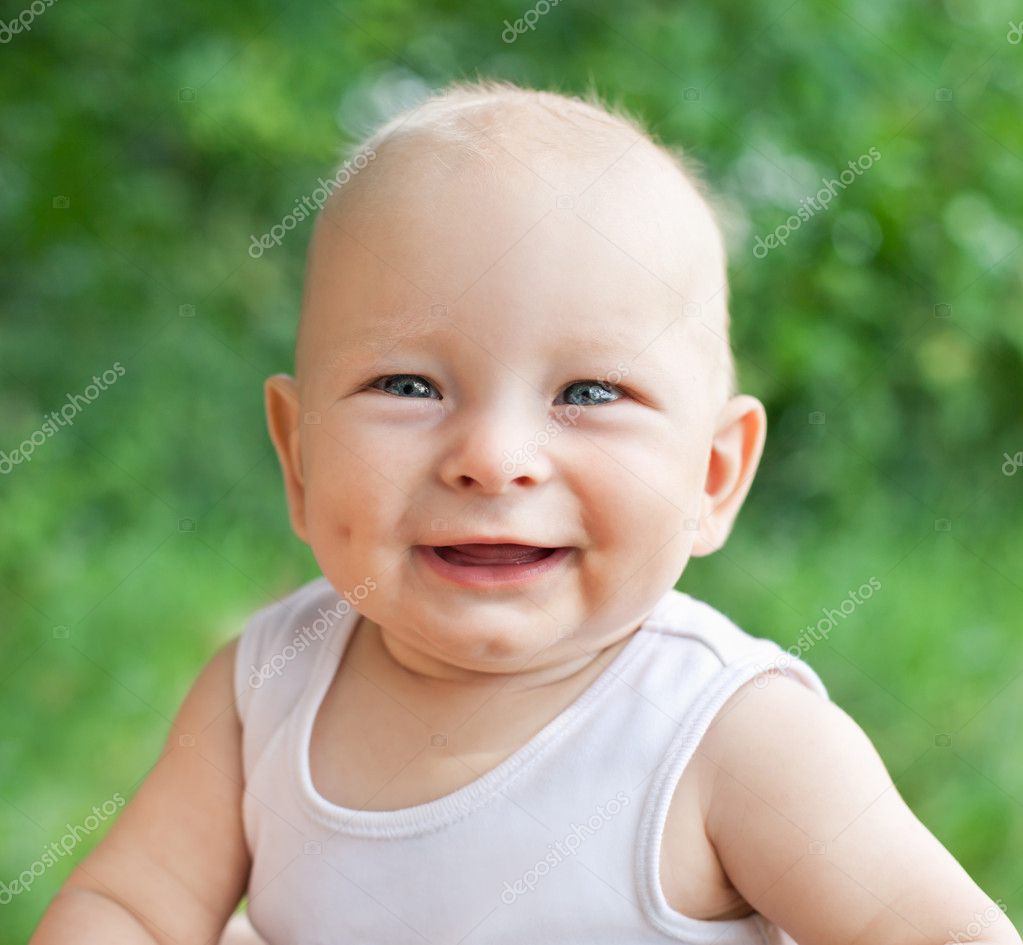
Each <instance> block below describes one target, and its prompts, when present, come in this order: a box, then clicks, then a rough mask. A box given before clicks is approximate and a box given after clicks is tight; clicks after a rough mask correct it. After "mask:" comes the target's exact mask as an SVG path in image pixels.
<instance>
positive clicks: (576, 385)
mask: <svg viewBox="0 0 1023 945" xmlns="http://www.w3.org/2000/svg"><path fill="white" fill-rule="evenodd" d="M369 386H370V387H375V388H377V389H378V390H383V391H385V392H386V393H389V394H394V395H395V396H396V397H413V398H419V399H431V397H430V392H431V391H433V390H435V388H434V386H433V385H432V384H431V383H430V382H429V381H428V380H426V378H424V377H421V376H420V375H418V374H386V375H384V376H383V377H379V378H377V379H376V380H375V381H373V383H372V384H370V385H369ZM573 389H577V390H578V398H579V402H578V403H577V402H575V401H573V400H571V395H569V403H571V405H572V406H576V407H592V406H595V405H597V404H611V403H614V402H615V401H616V400H620V399H621V395H620V394H616V393H615V392H614V391H615V387H614V385H613V384H604V383H603V382H602V381H573V382H572V383H571V384H569V385H568V386H567V387H565V388H564V390H566V391H572V390H573ZM436 399H437V400H442V399H443V398H442V397H440V396H439V395H438V396H437V398H436Z"/></svg>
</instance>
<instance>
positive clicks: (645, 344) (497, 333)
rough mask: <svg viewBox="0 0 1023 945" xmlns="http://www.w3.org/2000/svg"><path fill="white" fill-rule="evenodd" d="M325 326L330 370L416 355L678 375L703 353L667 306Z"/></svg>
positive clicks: (524, 369) (401, 316)
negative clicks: (620, 313) (638, 311)
mask: <svg viewBox="0 0 1023 945" xmlns="http://www.w3.org/2000/svg"><path fill="white" fill-rule="evenodd" d="M648 314H649V313H648ZM365 316H369V317H365ZM324 327H327V330H326V331H323V332H319V333H318V334H319V338H318V341H317V343H316V346H315V347H316V350H318V351H319V353H320V358H319V359H318V360H319V363H320V367H321V368H322V369H323V370H324V372H325V373H332V372H335V371H338V370H342V369H344V368H351V369H353V370H356V369H358V370H361V369H362V367H363V365H369V364H373V365H374V366H375V367H379V368H380V369H381V370H383V369H384V368H385V367H386V366H387V365H392V366H394V367H395V368H397V367H398V366H400V365H401V364H402V363H403V362H405V361H407V359H408V358H410V357H411V358H413V359H414V360H416V361H417V362H418V363H423V364H431V365H433V364H444V363H450V364H452V365H455V366H457V368H458V370H465V369H466V368H469V367H470V366H472V372H477V373H478V370H479V369H482V370H483V371H484V372H487V373H491V374H495V375H496V374H498V373H500V374H501V375H502V376H503V375H504V374H505V371H506V369H511V370H512V371H514V372H517V373H519V374H522V375H523V376H524V374H525V373H528V372H529V371H534V370H536V371H540V372H546V371H547V370H549V369H551V368H553V369H554V370H556V371H557V370H560V369H561V368H562V367H564V368H565V369H567V368H568V367H569V366H572V365H574V366H576V367H578V368H579V369H580V370H583V369H586V370H589V371H592V372H595V373H597V374H610V373H618V374H621V375H622V376H627V375H629V374H630V373H633V372H636V371H644V372H647V373H650V374H652V375H656V376H657V377H660V376H661V375H664V376H669V375H675V376H677V375H678V373H679V370H680V369H681V368H682V367H683V366H684V365H685V364H686V363H688V361H689V360H690V357H696V356H699V351H698V346H697V344H696V342H697V341H698V338H697V337H696V335H695V332H694V331H693V330H692V329H691V326H687V325H686V324H685V323H684V321H683V320H681V319H679V318H676V317H674V316H673V314H672V313H668V312H662V313H660V315H659V316H656V317H642V318H634V319H628V320H609V321H597V320H593V321H588V320H586V319H582V320H577V319H573V318H569V317H567V316H566V314H565V313H552V314H551V316H550V317H548V318H544V319H524V320H521V321H516V322H514V323H510V322H509V321H508V319H507V316H506V314H505V313H502V312H492V311H491V312H487V311H478V310H476V311H473V310H466V309H465V308H464V307H462V308H459V307H457V306H456V307H455V308H449V307H448V306H444V305H431V306H428V307H424V306H419V307H415V308H413V307H409V308H402V309H400V310H397V311H394V312H389V313H378V314H376V315H372V314H371V313H368V312H363V313H362V314H361V315H360V316H357V317H355V318H350V319H346V318H343V317H342V318H335V319H333V325H332V326H330V327H328V326H324ZM687 351H688V352H689V356H688V357H687V354H686V352H687Z"/></svg>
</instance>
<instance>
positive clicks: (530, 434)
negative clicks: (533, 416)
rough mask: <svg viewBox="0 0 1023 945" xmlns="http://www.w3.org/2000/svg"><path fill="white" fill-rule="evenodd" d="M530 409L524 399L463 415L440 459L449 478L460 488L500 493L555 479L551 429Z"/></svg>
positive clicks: (449, 480) (442, 472) (444, 475)
mask: <svg viewBox="0 0 1023 945" xmlns="http://www.w3.org/2000/svg"><path fill="white" fill-rule="evenodd" d="M526 414H527V411H526V410H524V409H523V408H522V406H521V405H519V406H518V408H512V407H505V408H504V409H501V410H497V409H492V410H489V411H479V412H477V413H475V414H474V415H472V416H466V417H464V418H461V420H462V422H461V423H460V424H459V426H458V429H457V430H456V431H455V432H454V434H453V436H454V440H453V442H452V444H451V447H450V448H449V449H448V450H447V452H446V453H445V455H444V458H443V460H442V462H441V468H440V475H441V478H442V479H443V480H444V482H446V483H447V484H448V485H450V486H451V487H452V488H455V489H460V490H465V489H469V490H473V491H476V492H481V493H486V494H493V495H499V494H501V493H503V492H506V491H507V490H508V489H509V488H510V487H511V486H512V485H519V486H529V485H539V484H541V483H543V482H546V481H547V480H548V479H550V477H551V472H552V463H551V457H550V439H551V434H550V431H549V430H548V429H547V428H546V427H545V426H544V424H543V423H542V422H541V423H539V424H538V423H537V421H536V420H532V421H531V420H529V419H528V417H527V416H526Z"/></svg>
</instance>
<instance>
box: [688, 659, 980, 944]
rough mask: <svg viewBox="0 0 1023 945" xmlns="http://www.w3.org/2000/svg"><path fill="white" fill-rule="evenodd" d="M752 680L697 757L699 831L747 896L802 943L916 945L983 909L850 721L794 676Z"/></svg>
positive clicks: (939, 938) (725, 711)
mask: <svg viewBox="0 0 1023 945" xmlns="http://www.w3.org/2000/svg"><path fill="white" fill-rule="evenodd" d="M758 679H759V681H758ZM758 679H754V680H750V681H749V682H748V683H746V684H744V685H743V686H742V687H741V688H740V689H739V690H737V691H736V692H735V693H734V694H733V695H732V696H731V697H730V698H729V699H728V701H727V702H726V703H725V705H724V706H722V709H721V711H720V712H719V713H718V714H717V715H716V716H715V720H714V722H713V724H712V725H711V727H710V729H709V730H708V732H707V734H706V736H705V737H704V739H703V742H702V743H701V745H700V748H699V751H700V752H701V754H702V756H703V762H704V763H706V764H708V765H709V766H710V767H711V768H712V770H713V771H714V781H713V787H712V789H711V799H710V801H709V804H708V813H707V818H706V831H707V836H708V838H709V839H710V841H711V843H712V844H713V846H714V849H715V851H716V853H717V855H718V858H719V860H720V862H721V865H722V868H723V869H724V871H725V873H726V875H727V876H728V879H729V881H730V882H731V883H732V885H733V886H734V887H735V888H736V889H737V890H738V891H739V893H741V895H742V896H743V897H744V898H745V899H746V901H747V902H749V903H750V905H752V906H753V907H754V908H755V909H756V910H757V911H758V912H760V913H761V914H763V915H765V916H766V917H767V918H769V919H770V920H771V921H773V922H775V923H777V924H778V925H779V926H781V927H782V928H784V929H785V930H786V931H787V932H788V933H789V934H790V935H791V936H792V937H793V938H794V939H795V940H796V941H798V942H801V943H805V945H826V943H829V942H835V941H870V942H872V943H874V945H896V943H898V945H910V943H911V945H918V943H919V945H925V943H928V942H933V941H944V935H945V930H947V929H948V928H958V927H962V925H963V923H964V922H965V921H968V918H969V916H970V915H971V914H972V912H971V910H973V909H976V908H979V909H980V910H981V911H983V910H984V908H985V907H986V906H987V905H988V904H989V900H988V899H987V897H986V896H985V895H984V894H983V892H982V891H981V890H980V889H979V888H978V887H977V886H976V884H975V883H974V882H973V881H972V880H971V879H970V877H969V876H968V875H967V874H966V872H965V871H964V870H963V869H962V867H961V866H960V865H959V864H958V863H957V861H956V860H955V858H954V857H953V856H952V855H951V854H950V853H949V852H948V851H947V850H946V849H945V848H944V847H943V846H942V845H941V843H940V842H939V841H938V840H937V839H936V838H935V837H934V836H933V835H932V834H931V833H930V831H928V830H927V828H926V827H925V826H924V825H923V824H922V823H921V822H920V821H919V820H918V819H917V818H916V816H915V815H914V814H913V812H912V811H911V810H910V809H909V807H908V806H907V805H906V803H905V801H904V800H903V799H902V797H901V795H900V794H899V792H898V790H897V788H896V787H895V785H894V783H893V782H892V779H891V777H890V775H889V773H888V771H887V769H886V767H885V765H884V762H883V761H882V759H881V757H880V755H879V754H878V752H877V750H876V749H875V747H874V745H873V743H872V742H871V741H870V739H869V738H868V737H867V735H866V734H865V733H864V732H863V730H862V729H861V728H860V726H859V725H858V724H857V723H856V722H855V721H854V720H853V719H852V718H851V717H850V716H849V715H848V714H847V713H846V712H844V711H843V710H842V709H841V708H840V707H839V706H837V705H836V704H835V703H833V702H831V701H829V700H828V699H826V698H824V697H823V696H821V695H820V694H818V693H816V692H814V691H812V690H810V689H809V688H807V687H806V686H804V685H802V684H801V683H800V682H798V681H797V680H795V679H792V678H789V677H787V676H784V675H782V674H780V673H776V672H774V673H772V674H771V675H769V676H761V677H758ZM825 902H826V903H828V908H826V909H822V908H820V905H819V904H820V903H825Z"/></svg>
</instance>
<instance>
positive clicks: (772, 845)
mask: <svg viewBox="0 0 1023 945" xmlns="http://www.w3.org/2000/svg"><path fill="white" fill-rule="evenodd" d="M358 157H359V158H361V160H358V159H357V160H356V161H355V162H353V167H354V168H355V171H354V172H353V173H352V174H351V175H349V178H350V179H348V180H347V181H346V182H345V184H344V185H343V186H342V187H341V188H340V189H338V190H337V191H336V192H335V193H334V194H333V195H332V196H331V198H330V200H329V201H328V202H327V204H326V206H325V207H324V209H323V211H322V213H321V215H320V217H319V219H318V220H317V222H316V227H315V233H314V237H313V240H312V244H311V247H310V251H309V263H308V270H307V279H306V285H305V291H304V296H303V300H302V315H301V324H300V327H299V331H298V339H297V345H296V359H295V360H296V363H295V377H294V378H292V377H290V376H287V375H283V374H279V375H276V376H274V377H271V378H270V379H269V380H268V381H267V383H266V387H265V394H266V410H267V418H268V425H269V430H270V435H271V438H272V440H273V443H274V446H275V448H276V450H277V454H278V456H279V458H280V464H281V467H282V470H283V476H284V486H285V491H286V494H287V502H288V508H289V512H290V518H291V524H292V527H293V529H294V531H295V534H296V535H297V536H298V537H299V538H300V539H301V540H302V541H303V542H305V543H307V544H308V545H309V547H310V548H311V550H312V552H313V555H314V556H315V558H316V561H317V562H318V564H319V567H320V569H321V571H322V577H320V578H318V579H317V580H314V581H312V582H310V583H309V584H307V585H305V586H303V587H300V588H299V589H298V590H296V591H294V592H293V593H291V594H289V595H288V596H286V597H284V598H283V599H282V600H280V601H278V602H276V603H272V604H270V605H268V606H266V607H264V608H263V609H261V610H260V611H258V612H257V613H256V614H255V615H254V616H253V617H252V618H251V619H250V620H249V622H248V623H247V625H246V626H245V627H244V630H243V632H242V633H241V634H240V636H239V637H238V638H236V639H234V640H232V641H231V642H230V643H228V644H227V645H226V646H224V647H223V648H222V649H221V650H220V651H219V652H218V653H217V654H216V655H215V656H214V657H213V658H212V660H211V661H210V663H209V664H208V665H207V666H206V667H205V669H204V670H203V671H202V673H201V674H200V675H199V677H198V679H197V680H196V682H195V683H194V685H193V687H192V689H191V690H190V692H189V693H188V695H187V697H186V699H185V701H184V704H183V705H182V707H181V709H180V713H179V715H178V717H177V719H176V720H175V723H174V727H173V730H172V732H171V734H170V736H169V738H168V740H167V744H166V746H165V748H164V751H163V754H162V755H161V758H160V760H159V762H158V763H157V764H156V766H155V767H154V768H153V770H152V772H151V773H150V774H149V776H148V777H147V779H146V780H145V782H144V783H143V785H142V786H141V788H140V789H139V791H138V792H137V794H136V796H135V797H134V798H133V799H132V800H131V802H130V803H129V804H128V805H127V807H126V808H125V810H124V811H123V812H122V814H121V816H120V818H119V819H118V820H117V822H116V823H115V824H114V825H113V827H112V828H111V830H110V831H109V833H108V834H107V836H106V837H105V838H104V839H103V841H102V842H101V843H100V844H99V845H98V846H97V848H96V849H95V850H94V851H93V852H92V853H91V855H90V856H88V857H87V858H86V859H85V860H84V862H83V863H82V864H81V865H80V866H79V867H78V868H77V869H76V870H75V871H74V873H73V874H72V875H71V877H70V878H69V880H68V881H67V883H66V885H65V886H64V888H63V889H62V890H61V892H60V894H59V895H58V896H57V897H56V899H55V900H54V901H53V903H52V904H51V905H50V907H49V909H48V911H47V912H46V914H45V916H44V917H43V920H42V922H41V924H40V926H39V928H38V929H37V931H36V934H35V936H34V938H33V939H32V941H33V943H35V945H47V943H54V945H64V943H87V942H95V943H111V942H118V943H122V945H128V943H152V942H160V943H181V945H184V943H216V942H217V941H218V940H220V941H222V942H224V943H231V945H240V943H242V942H250V941H259V940H260V939H262V940H263V941H265V942H268V943H272V945H326V943H332V945H367V943H389V945H397V943H406V942H407V943H436V945H456V943H461V945H474V943H488V945H496V943H514V945H540V943H559V945H565V943H580V945H581V943H586V945H593V943H597V942H601V943H609V945H610V943H613V945H626V943H627V945H639V943H651V945H653V943H664V942H672V941H674V942H685V943H707V945H709V943H712V942H714V943H719V945H740V943H747V942H749V943H754V942H756V943H775V945H777V943H791V942H793V941H795V942H798V943H800V945H854V943H870V945H940V943H943V942H948V941H953V942H964V941H970V942H984V943H989V945H993V943H1002V945H1009V943H1015V945H1019V943H1020V942H1021V939H1020V937H1019V935H1018V934H1017V933H1016V931H1015V930H1014V929H1013V928H1012V926H1011V924H1010V922H1009V920H1008V919H1007V918H1006V917H1005V915H1004V914H1003V912H1002V910H1001V909H1000V908H999V907H998V906H997V905H995V904H994V903H993V902H992V900H991V899H990V898H989V897H988V896H987V895H985V893H984V892H983V891H982V890H981V889H980V888H978V886H977V885H976V884H975V883H974V882H973V881H972V880H971V879H970V877H969V876H968V875H967V874H966V872H965V871H964V870H963V869H962V867H961V866H960V865H959V864H958V863H957V862H956V860H955V859H954V858H953V857H952V855H951V854H950V853H949V852H948V851H947V850H945V848H944V847H943V846H942V845H941V844H940V843H939V842H938V841H937V840H936V839H935V837H934V836H933V835H932V834H931V833H930V832H928V830H927V829H926V828H925V827H924V826H923V825H922V824H921V823H920V821H919V820H917V818H916V817H915V816H914V815H913V813H912V811H910V810H909V809H908V807H907V806H906V804H905V803H904V802H903V800H902V798H901V797H900V796H899V793H898V791H897V789H896V788H895V786H894V785H893V783H892V781H891V778H890V777H889V775H888V773H887V771H886V769H885V766H884V764H883V763H882V761H881V759H880V758H879V756H878V754H877V752H876V750H875V749H874V747H873V746H872V744H871V743H870V741H869V739H868V738H867V737H866V736H865V735H864V733H863V731H862V730H861V729H860V728H859V726H858V725H857V724H856V723H855V722H854V721H853V720H852V719H851V718H850V717H849V716H848V715H847V714H846V713H845V712H844V711H842V710H841V709H840V708H839V707H838V706H836V705H835V704H834V703H833V702H831V701H830V700H829V697H828V694H827V691H826V689H825V687H824V685H823V683H822V682H821V680H820V679H819V677H818V676H817V675H816V673H815V672H814V671H813V670H812V669H811V668H810V666H809V665H808V664H807V663H806V662H803V661H801V660H800V659H797V658H792V657H790V656H789V655H788V654H787V653H785V651H783V650H782V649H781V648H780V647H779V646H778V645H777V644H775V643H774V642H772V641H770V640H768V639H766V638H761V637H757V636H752V635H750V634H748V633H746V632H745V631H743V630H742V629H740V628H739V627H737V626H736V625H735V624H734V623H732V622H731V621H730V620H729V619H728V618H727V617H725V616H724V615H723V614H722V613H720V612H719V611H718V610H716V609H715V608H713V607H711V606H710V605H709V604H707V603H704V602H702V601H700V600H697V599H696V598H693V597H691V596H689V595H688V594H685V593H683V592H681V591H678V590H676V589H675V587H674V585H675V583H676V582H677V581H678V579H679V576H680V575H681V573H682V572H683V570H684V569H685V566H686V563H687V562H688V560H689V558H690V557H691V556H693V555H697V556H699V555H709V554H712V553H713V552H714V551H716V550H717V549H719V548H721V547H722V545H723V544H724V542H725V540H726V539H727V537H728V535H729V532H730V530H731V528H732V525H733V523H734V521H735V519H736V516H737V514H738V512H739V509H740V507H741V505H742V503H743V500H744V499H745V497H746V495H747V492H748V491H749V488H750V485H751V483H752V480H753V477H754V474H755V472H756V468H757V465H758V463H759V460H760V456H761V451H762V448H763V444H764V437H765V431H766V422H765V413H764V408H763V406H762V405H761V404H760V403H759V401H757V400H756V399H755V398H753V397H751V396H748V395H745V394H738V393H737V391H736V384H735V375H734V368H733V362H732V356H731V352H730V348H729V343H728V311H727V283H726V268H725V267H726V261H725V252H724V245H723V241H722V237H721V233H720V230H719V228H718V225H717V223H716V219H715V213H714V210H713V204H712V202H711V198H710V197H709V196H708V194H707V193H706V190H705V188H704V187H703V185H702V184H701V183H700V182H699V180H698V178H697V176H696V174H695V172H694V170H693V168H692V167H690V166H689V162H688V161H685V160H683V159H681V158H680V157H678V156H677V155H675V154H674V153H673V152H671V151H669V150H668V149H666V148H664V147H662V146H661V145H659V144H657V143H655V142H654V141H653V140H652V139H651V138H650V137H649V136H648V135H647V134H646V133H644V132H643V130H642V129H641V128H640V127H638V126H637V125H636V124H635V123H634V122H633V121H632V120H631V119H629V118H628V117H627V116H625V115H622V114H617V113H614V112H612V111H609V110H608V109H607V108H605V107H604V106H602V105H601V104H600V103H599V102H598V101H596V100H594V101H588V102H584V101H581V100H578V99H571V98H568V97H565V96H562V95H559V94H554V93H549V92H536V91H532V90H526V89H521V88H518V87H516V86H513V85H510V84H507V83H496V82H474V83H459V84H456V85H454V86H452V87H450V88H448V89H446V90H444V91H443V92H442V93H440V94H438V95H435V96H434V97H433V98H431V99H430V100H428V101H427V102H426V103H424V104H422V105H420V106H418V107H417V108H414V109H411V110H409V111H408V112H406V113H404V114H402V115H400V116H399V117H397V118H395V119H394V120H392V121H391V122H390V123H388V124H386V125H384V126H383V127H382V128H381V129H379V130H378V131H377V132H376V133H375V134H374V135H373V136H372V137H371V138H370V139H369V140H367V141H366V142H364V144H363V146H362V148H361V149H360V150H359V152H358ZM246 894H247V919H246V918H245V915H244V914H239V915H238V916H236V917H235V918H233V919H231V921H230V922H229V919H230V918H231V915H232V912H233V911H234V910H235V909H236V907H237V906H238V904H239V902H240V900H241V899H242V897H243V895H246ZM225 926H226V931H225Z"/></svg>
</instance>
